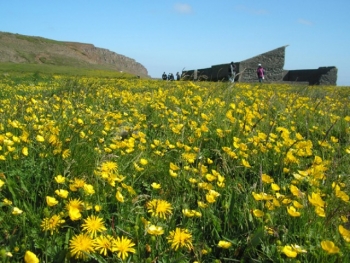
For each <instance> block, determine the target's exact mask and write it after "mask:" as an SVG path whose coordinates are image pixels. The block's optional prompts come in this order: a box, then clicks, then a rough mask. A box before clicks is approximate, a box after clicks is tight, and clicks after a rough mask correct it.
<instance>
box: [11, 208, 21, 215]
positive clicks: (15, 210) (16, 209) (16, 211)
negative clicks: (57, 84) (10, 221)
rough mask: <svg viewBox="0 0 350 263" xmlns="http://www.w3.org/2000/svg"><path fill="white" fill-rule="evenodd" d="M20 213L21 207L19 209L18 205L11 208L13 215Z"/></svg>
mask: <svg viewBox="0 0 350 263" xmlns="http://www.w3.org/2000/svg"><path fill="white" fill-rule="evenodd" d="M22 213H23V211H22V210H21V209H19V208H18V207H14V208H13V210H12V214H13V215H20V214H22Z"/></svg>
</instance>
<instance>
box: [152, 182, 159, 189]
mask: <svg viewBox="0 0 350 263" xmlns="http://www.w3.org/2000/svg"><path fill="white" fill-rule="evenodd" d="M151 186H152V188H153V189H160V188H161V186H160V184H157V183H152V184H151Z"/></svg>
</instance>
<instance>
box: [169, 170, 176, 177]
mask: <svg viewBox="0 0 350 263" xmlns="http://www.w3.org/2000/svg"><path fill="white" fill-rule="evenodd" d="M169 174H170V175H171V176H172V177H177V173H175V172H174V171H173V170H171V169H169Z"/></svg>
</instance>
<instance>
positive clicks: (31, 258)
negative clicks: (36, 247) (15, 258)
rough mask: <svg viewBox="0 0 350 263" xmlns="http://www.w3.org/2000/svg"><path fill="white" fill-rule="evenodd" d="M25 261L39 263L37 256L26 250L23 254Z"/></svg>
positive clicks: (26, 262)
mask: <svg viewBox="0 0 350 263" xmlns="http://www.w3.org/2000/svg"><path fill="white" fill-rule="evenodd" d="M24 262H25V263H39V259H38V257H37V256H36V255H35V254H34V253H33V252H31V251H29V250H27V251H26V253H25V254H24Z"/></svg>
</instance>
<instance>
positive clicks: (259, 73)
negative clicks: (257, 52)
mask: <svg viewBox="0 0 350 263" xmlns="http://www.w3.org/2000/svg"><path fill="white" fill-rule="evenodd" d="M256 75H257V76H258V80H259V82H260V83H261V82H263V80H264V79H265V70H264V68H263V67H262V66H261V64H258V68H257V69H256Z"/></svg>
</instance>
